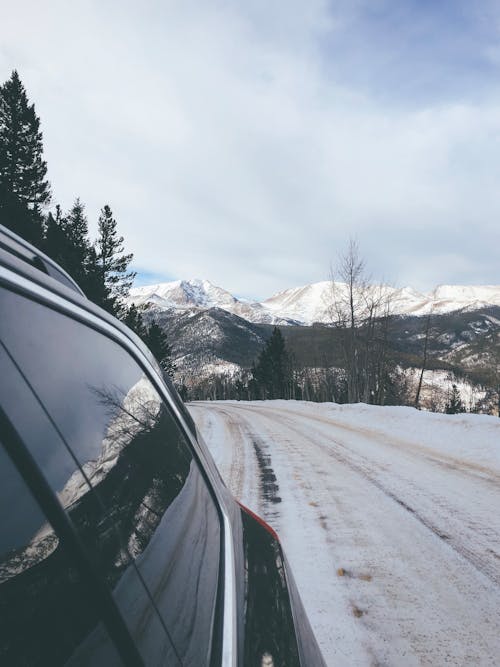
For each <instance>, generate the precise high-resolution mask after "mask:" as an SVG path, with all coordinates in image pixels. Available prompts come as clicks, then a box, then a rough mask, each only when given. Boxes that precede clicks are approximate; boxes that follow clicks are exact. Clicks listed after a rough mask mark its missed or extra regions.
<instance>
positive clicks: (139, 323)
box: [121, 303, 147, 341]
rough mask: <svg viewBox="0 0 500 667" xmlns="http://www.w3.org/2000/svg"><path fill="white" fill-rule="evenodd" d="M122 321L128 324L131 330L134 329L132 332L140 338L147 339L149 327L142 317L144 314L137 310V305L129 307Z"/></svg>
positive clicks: (123, 314)
mask: <svg viewBox="0 0 500 667" xmlns="http://www.w3.org/2000/svg"><path fill="white" fill-rule="evenodd" d="M121 320H122V322H123V323H124V324H126V325H127V326H128V327H129V329H132V331H133V332H134V333H135V334H137V335H138V336H139V338H142V340H144V341H145V340H146V337H147V327H146V325H145V324H144V319H143V317H142V313H141V311H140V310H139V308H137V306H136V305H135V303H133V304H132V305H131V306H129V307H128V308H127V309H126V310H125V311H124V312H123V313H122V316H121Z"/></svg>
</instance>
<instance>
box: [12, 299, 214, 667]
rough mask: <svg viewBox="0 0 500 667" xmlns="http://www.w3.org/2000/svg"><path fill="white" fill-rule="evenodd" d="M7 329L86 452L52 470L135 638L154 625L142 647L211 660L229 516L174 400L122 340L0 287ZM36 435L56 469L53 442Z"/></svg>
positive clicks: (16, 352)
mask: <svg viewBox="0 0 500 667" xmlns="http://www.w3.org/2000/svg"><path fill="white" fill-rule="evenodd" d="M14 312H15V317H13V316H12V313H14ZM0 338H1V340H2V341H3V342H4V345H5V346H6V348H7V349H8V351H9V353H10V355H11V356H12V358H13V360H14V361H15V363H16V364H17V365H18V367H19V369H20V370H21V372H22V373H23V375H24V377H25V378H26V380H27V382H28V383H29V385H30V386H31V387H32V388H33V391H34V392H35V394H36V395H37V397H38V398H39V400H40V402H41V404H42V405H43V407H44V409H45V410H46V412H47V414H48V415H49V417H50V419H51V420H52V421H53V424H54V426H55V427H56V429H57V431H58V432H59V434H60V436H61V439H62V441H63V442H64V443H65V445H66V446H67V448H68V451H69V452H70V453H71V455H72V456H73V457H74V459H75V461H76V463H77V465H75V466H74V470H73V472H72V474H71V475H70V476H69V478H68V477H66V479H63V477H64V476H62V477H61V476H60V477H61V478H60V479H57V481H53V480H49V481H51V483H52V485H53V487H54V490H56V491H57V492H58V494H59V497H60V498H61V499H62V500H63V504H64V505H65V506H67V507H69V515H70V517H71V520H72V521H73V523H74V525H75V527H76V528H77V530H78V532H79V534H80V536H81V538H82V540H83V542H84V544H85V546H86V547H87V549H88V550H89V552H91V554H92V555H93V557H94V558H95V560H96V561H97V562H98V564H99V567H100V569H101V572H102V575H103V577H104V578H105V580H106V581H107V583H108V585H109V587H110V589H112V590H113V592H114V596H115V599H116V601H117V603H118V605H119V608H120V610H121V611H122V614H123V615H124V618H125V619H126V621H127V622H128V625H129V628H131V632H132V634H133V636H134V638H135V639H136V642H137V643H139V644H140V643H141V642H143V644H144V641H145V640H144V637H145V636H146V635H148V634H149V635H150V636H149V638H148V639H147V641H146V645H147V647H148V648H147V650H146V649H143V655H145V656H146V658H148V662H156V661H157V660H158V661H160V660H161V661H163V662H164V663H165V664H175V663H176V662H180V663H182V664H192V665H198V664H208V662H209V660H210V651H211V639H212V629H213V624H214V617H215V605H216V598H217V588H218V573H219V561H220V537H221V528H220V518H219V513H218V510H217V507H216V505H215V503H214V500H213V498H212V496H211V493H210V490H209V488H208V486H207V484H206V482H205V480H204V478H203V475H202V474H201V472H200V469H199V467H198V464H197V462H196V460H195V459H194V457H193V454H192V452H191V449H190V447H189V446H188V443H187V441H186V439H185V436H184V434H183V432H182V431H181V429H180V428H179V426H178V424H177V422H176V420H175V419H174V417H173V415H172V414H171V411H170V409H169V407H168V406H167V405H166V404H165V402H164V401H163V400H162V398H161V396H160V395H159V393H158V392H157V390H156V389H155V387H154V386H153V384H152V382H151V381H150V379H149V378H148V376H147V375H146V373H145V372H144V371H143V369H142V368H141V367H140V366H139V365H138V364H137V362H136V361H135V360H134V359H133V358H132V356H131V355H130V354H129V353H128V352H127V351H126V350H124V349H123V348H122V347H121V346H120V345H118V344H117V343H116V342H114V341H113V340H111V339H109V338H108V337H107V336H105V335H103V334H101V333H99V332H97V331H95V330H94V329H92V328H90V327H89V326H87V325H85V324H82V323H80V322H78V321H76V320H74V319H73V318H71V317H68V316H66V315H63V314H61V313H59V312H56V311H54V310H51V309H49V308H47V307H45V306H43V305H41V304H38V303H36V302H33V301H30V300H28V299H26V298H24V297H21V296H19V295H16V294H13V293H10V292H6V293H5V294H2V295H1V296H0ZM32 447H33V450H34V456H35V457H36V458H37V460H38V461H40V462H42V463H43V462H45V466H46V468H47V470H48V469H49V468H50V466H49V462H50V461H51V459H52V458H53V456H54V453H53V451H51V450H53V444H52V443H50V442H46V441H43V442H40V441H38V442H33V444H32ZM56 467H57V466H56ZM52 477H53V478H54V480H55V474H54V473H53V474H52ZM90 487H91V489H92V491H91V492H89V489H90ZM141 582H142V586H145V588H146V590H147V592H148V594H149V596H150V598H151V600H152V601H153V607H154V613H156V614H157V615H158V618H159V620H160V623H161V625H162V632H163V633H164V635H165V636H166V638H167V639H168V641H164V642H163V644H162V642H159V641H158V639H159V635H160V631H157V630H155V631H154V632H152V631H151V628H152V627H153V616H154V614H153V612H152V611H151V609H150V607H151V604H152V603H149V606H148V604H146V603H147V600H144V599H142V601H141V603H140V604H139V603H138V599H139V597H140V590H139V589H140V584H141ZM146 611H147V612H148V613H146ZM151 635H152V636H151ZM155 640H156V644H157V645H161V646H162V647H163V648H162V649H161V650H162V651H163V653H162V654H161V655H160V654H158V653H154V650H153V647H154V645H155Z"/></svg>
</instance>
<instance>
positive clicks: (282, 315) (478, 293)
mask: <svg viewBox="0 0 500 667" xmlns="http://www.w3.org/2000/svg"><path fill="white" fill-rule="evenodd" d="M346 289H347V288H346V285H345V284H343V283H335V286H334V287H333V286H332V282H331V281H323V282H317V283H312V284H310V285H303V286H302V287H295V288H292V289H288V290H285V291H283V292H279V293H278V294H275V295H274V296H271V297H270V298H268V299H266V300H265V301H262V302H257V301H245V300H243V299H237V298H236V297H234V296H233V295H232V294H230V292H228V291H227V290H224V289H222V288H221V287H217V286H216V285H214V284H213V283H211V282H210V281H208V280H199V279H192V280H177V281H174V282H168V283H159V284H156V285H148V286H144V287H136V288H134V289H132V290H131V293H130V301H131V302H133V303H135V304H136V305H138V306H144V305H147V306H150V307H151V308H152V309H154V310H156V311H167V310H172V311H180V312H184V313H186V312H187V311H190V312H192V314H193V315H194V314H195V313H197V312H199V311H201V310H207V309H211V308H219V309H222V310H225V311H227V312H229V313H231V314H233V315H237V316H238V317H241V318H243V319H244V320H247V321H248V322H253V323H256V324H273V325H274V324H280V325H286V324H288V325H294V324H295V325H296V324H302V325H311V324H313V323H314V322H319V323H328V322H330V321H331V319H332V315H331V313H332V303H333V301H334V291H335V297H336V298H337V299H338V298H340V299H342V296H343V295H345V294H346ZM374 289H377V288H374ZM381 293H382V294H383V295H384V296H387V297H389V299H390V308H391V312H392V313H393V314H395V315H417V316H418V315H425V314H427V313H428V312H433V313H434V314H436V315H441V314H445V313H451V312H453V311H457V310H463V309H466V310H476V309H478V308H483V307H485V306H488V305H496V306H500V285H485V286H464V285H440V286H438V287H436V288H435V289H434V290H432V291H431V292H429V293H427V294H425V293H422V292H417V291H416V290H414V289H412V288H410V287H404V288H400V289H395V288H392V287H389V286H385V287H383V288H382V289H381Z"/></svg>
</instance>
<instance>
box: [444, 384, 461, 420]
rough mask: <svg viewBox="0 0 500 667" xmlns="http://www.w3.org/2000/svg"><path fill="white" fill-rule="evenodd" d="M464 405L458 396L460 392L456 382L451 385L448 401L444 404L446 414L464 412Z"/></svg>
mask: <svg viewBox="0 0 500 667" xmlns="http://www.w3.org/2000/svg"><path fill="white" fill-rule="evenodd" d="M465 411H466V410H465V405H464V403H463V401H462V399H461V398H460V392H459V391H458V387H457V385H456V384H452V385H451V393H450V396H449V399H448V402H447V403H446V406H445V412H446V414H447V415H455V414H458V413H459V412H465Z"/></svg>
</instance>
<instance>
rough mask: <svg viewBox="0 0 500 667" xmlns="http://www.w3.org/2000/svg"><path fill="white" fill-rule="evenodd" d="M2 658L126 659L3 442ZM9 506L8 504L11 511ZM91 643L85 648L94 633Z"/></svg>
mask: <svg viewBox="0 0 500 667" xmlns="http://www.w3.org/2000/svg"><path fill="white" fill-rule="evenodd" d="M0 507H1V508H2V530H1V532H0V536H1V538H0V539H1V541H0V664H2V665H25V666H27V665H60V664H64V663H65V662H66V661H67V660H68V659H69V658H70V656H72V655H76V654H77V653H79V656H80V659H79V661H78V664H80V665H89V666H90V665H95V664H96V663H97V662H101V663H105V664H106V665H118V664H121V662H120V660H119V658H118V655H117V653H116V650H115V648H114V646H113V644H112V643H111V641H110V639H109V638H108V636H107V633H106V631H105V630H104V628H103V627H102V625H101V624H100V623H99V613H98V610H97V609H95V608H94V605H93V603H92V600H91V599H90V598H89V597H88V596H87V591H86V588H85V586H83V585H82V583H81V580H80V577H79V573H78V572H77V570H76V569H75V568H74V567H73V566H72V565H71V562H70V560H69V559H68V558H67V556H66V554H65V552H64V548H63V546H62V545H61V544H60V541H59V539H58V537H57V536H56V534H55V533H54V531H53V529H52V526H51V525H50V524H49V523H48V522H47V521H46V519H45V516H44V515H43V513H42V512H41V510H40V508H39V506H38V504H37V503H36V502H35V500H34V498H33V497H32V495H31V494H30V492H29V490H28V489H27V488H26V486H25V484H24V482H23V480H22V479H21V477H20V475H19V473H18V472H17V470H16V468H15V467H14V466H13V464H12V462H11V461H10V459H9V458H8V456H7V455H6V453H5V450H4V448H3V446H2V445H1V444H0ZM6 509H7V511H6ZM91 632H92V633H93V634H94V636H95V641H94V646H93V650H92V651H90V652H88V651H87V652H82V651H81V647H82V646H83V645H84V644H85V640H86V638H87V637H88V636H89V634H90V633H91Z"/></svg>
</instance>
